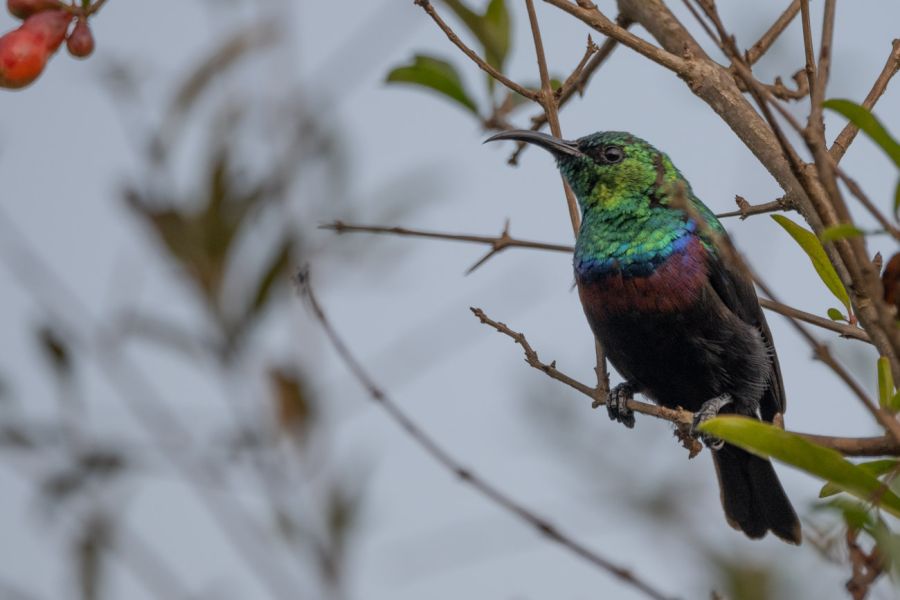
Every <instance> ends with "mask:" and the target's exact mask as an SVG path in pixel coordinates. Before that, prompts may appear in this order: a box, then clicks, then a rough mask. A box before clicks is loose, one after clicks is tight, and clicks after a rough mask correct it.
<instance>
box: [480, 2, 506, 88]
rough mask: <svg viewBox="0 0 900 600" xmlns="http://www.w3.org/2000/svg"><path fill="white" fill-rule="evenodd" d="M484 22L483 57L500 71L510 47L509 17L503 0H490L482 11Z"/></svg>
mask: <svg viewBox="0 0 900 600" xmlns="http://www.w3.org/2000/svg"><path fill="white" fill-rule="evenodd" d="M484 24H485V30H486V35H485V37H486V38H487V39H486V40H485V41H484V50H485V58H486V59H487V61H488V62H489V63H490V64H491V65H493V66H494V67H496V68H497V69H498V70H500V71H502V70H503V64H504V63H505V62H506V57H507V55H508V54H509V47H510V35H509V31H510V18H509V11H508V10H507V9H506V2H505V0H491V2H490V3H489V4H488V6H487V9H486V10H485V11H484ZM492 60H493V61H494V62H492ZM495 63H496V64H495Z"/></svg>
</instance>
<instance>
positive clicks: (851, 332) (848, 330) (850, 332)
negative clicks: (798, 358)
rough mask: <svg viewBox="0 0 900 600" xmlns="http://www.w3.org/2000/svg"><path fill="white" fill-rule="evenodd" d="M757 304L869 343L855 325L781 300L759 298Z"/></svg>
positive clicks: (861, 330) (862, 331)
mask: <svg viewBox="0 0 900 600" xmlns="http://www.w3.org/2000/svg"><path fill="white" fill-rule="evenodd" d="M759 305H760V306H762V307H763V308H765V309H767V310H771V311H772V312H776V313H778V314H780V315H784V316H786V317H790V318H792V319H797V320H798V321H803V322H804V323H809V324H810V325H815V326H816V327H821V328H822V329H828V330H829V331H833V332H835V333H837V334H839V335H840V336H841V337H845V338H850V339H854V340H859V341H861V342H869V343H871V340H869V334H868V333H866V331H865V330H864V329H862V328H860V327H857V326H856V325H845V324H843V323H836V322H835V321H832V320H831V319H826V318H825V317H820V316H819V315H814V314H812V313H808V312H804V311H802V310H798V309H796V308H794V307H792V306H788V305H786V304H782V303H781V302H776V301H774V300H769V299H768V298H760V299H759Z"/></svg>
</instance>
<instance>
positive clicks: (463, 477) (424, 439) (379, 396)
mask: <svg viewBox="0 0 900 600" xmlns="http://www.w3.org/2000/svg"><path fill="white" fill-rule="evenodd" d="M297 283H298V286H299V290H300V292H301V294H302V295H303V297H304V298H305V299H306V300H307V302H308V304H309V307H310V309H311V310H312V313H313V315H314V316H315V318H316V320H317V321H318V322H319V324H320V325H321V326H322V329H323V330H324V331H325V335H327V336H328V339H329V341H330V342H331V344H332V346H334V349H335V350H336V351H337V353H338V355H339V356H340V358H341V360H343V362H344V364H345V365H347V368H348V369H349V370H350V372H351V373H352V374H353V376H354V377H355V378H356V380H357V381H358V382H359V383H360V384H361V385H362V386H363V388H365V390H366V392H367V393H368V395H369V398H371V400H372V401H373V402H375V403H376V404H378V405H379V406H381V407H382V408H383V409H384V410H385V412H387V414H388V416H389V417H390V418H391V419H392V420H393V421H394V422H395V423H396V424H397V425H398V426H400V428H401V429H403V431H405V432H406V433H407V435H409V437H410V438H411V439H412V440H413V441H414V442H416V444H418V445H419V447H421V448H422V449H423V450H424V451H425V452H426V453H428V454H429V455H430V456H431V457H432V458H433V459H435V460H436V461H437V462H438V463H439V464H440V465H441V466H443V467H444V468H446V469H447V470H449V471H450V472H451V473H453V474H454V475H456V476H457V477H458V478H459V479H460V481H462V482H464V483H466V484H467V485H469V486H470V487H472V488H473V489H475V490H477V491H478V492H479V493H481V494H482V495H483V496H485V497H486V498H488V499H489V500H491V501H492V502H494V503H495V504H497V505H499V506H500V507H502V508H503V509H504V510H506V511H508V512H509V513H511V514H513V515H515V516H517V517H518V518H519V519H521V520H522V521H525V522H526V523H528V524H529V525H530V526H531V527H533V528H534V529H535V530H536V531H537V532H538V533H540V534H541V535H543V536H544V537H546V538H547V539H549V540H551V541H553V542H556V543H557V544H559V545H561V546H562V547H564V548H566V549H567V550H569V551H570V552H573V553H574V554H576V555H577V556H579V557H581V558H582V559H584V560H586V561H587V562H589V563H591V564H592V565H594V566H596V567H598V568H600V569H602V570H603V571H606V572H607V573H609V574H610V575H612V576H613V577H615V578H616V579H618V580H619V581H621V582H622V583H624V584H626V585H629V586H631V587H632V588H634V589H636V590H638V591H640V592H641V593H643V594H644V595H645V596H647V597H648V598H653V599H654V600H672V599H673V597H672V596H669V595H666V594H665V593H663V592H661V591H659V590H657V589H656V588H654V587H653V586H651V585H650V584H648V583H646V582H644V581H643V580H642V579H641V578H639V577H638V576H637V575H635V574H634V573H633V572H632V571H631V570H630V569H627V568H625V567H622V566H619V565H617V564H615V563H613V562H611V561H609V560H607V559H606V558H604V557H603V556H600V555H599V554H597V553H596V552H594V551H593V550H591V549H590V548H588V547H587V546H584V545H583V544H581V543H580V542H578V541H576V540H575V539H573V538H572V537H570V536H568V535H567V534H564V533H563V532H561V531H560V530H559V529H558V528H557V527H556V526H555V525H553V524H552V523H551V522H550V521H548V520H546V519H545V518H543V517H541V516H539V515H537V514H535V513H534V512H532V511H531V510H529V509H528V508H526V507H525V506H524V505H522V504H520V503H519V502H518V501H516V500H514V499H513V498H512V497H511V496H508V495H506V494H505V493H504V492H502V491H500V490H499V489H498V488H496V487H495V486H493V485H492V484H490V483H488V482H487V481H486V480H485V479H482V478H481V477H480V476H478V475H477V474H476V473H474V472H473V471H471V470H470V469H468V468H466V467H464V466H462V464H460V463H459V462H458V461H457V460H456V459H455V458H454V457H453V456H451V455H450V453H448V452H447V451H446V450H445V449H444V448H443V447H442V446H440V445H438V443H437V442H436V441H434V440H433V439H432V438H431V437H430V436H429V435H428V434H427V433H426V432H425V431H424V430H423V429H421V428H420V427H419V426H418V425H417V424H416V423H415V422H414V421H413V420H412V419H411V418H410V417H409V416H408V415H407V414H406V413H405V412H404V411H403V409H401V408H400V406H399V405H398V404H397V403H395V402H394V401H393V400H392V399H391V398H390V396H388V395H387V394H386V393H385V392H384V391H382V390H381V388H379V387H378V386H377V385H376V384H375V381H374V379H372V377H371V376H370V375H369V374H368V373H367V372H366V370H365V369H364V368H363V366H362V364H361V363H360V362H359V360H357V358H356V357H355V356H354V354H353V352H352V351H351V350H350V348H349V346H347V344H346V343H345V342H344V341H343V339H342V338H341V337H340V336H339V335H338V333H337V331H336V330H335V329H334V327H332V325H331V322H330V321H329V320H328V317H327V316H326V315H325V312H324V311H323V310H322V307H321V305H320V304H319V301H318V299H317V298H316V295H315V293H314V292H313V289H312V285H311V284H310V279H309V274H308V273H307V272H301V273H300V274H299V275H298V276H297Z"/></svg>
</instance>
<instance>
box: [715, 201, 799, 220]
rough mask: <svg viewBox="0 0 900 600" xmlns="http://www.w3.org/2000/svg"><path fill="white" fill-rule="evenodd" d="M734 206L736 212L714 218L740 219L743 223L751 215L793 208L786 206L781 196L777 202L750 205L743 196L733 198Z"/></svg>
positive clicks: (721, 214)
mask: <svg viewBox="0 0 900 600" xmlns="http://www.w3.org/2000/svg"><path fill="white" fill-rule="evenodd" d="M734 202H735V204H737V205H738V209H737V210H733V211H729V212H723V213H718V214H717V215H716V217H718V218H719V219H724V218H727V217H740V218H741V220H742V221H743V220H744V219H746V218H747V217H750V216H752V215H762V214H765V213H773V212H781V211H785V210H791V209H792V208H793V207H792V206H790V205H788V203H787V200H786V199H785V198H784V197H783V196H782V197H781V198H778V199H777V200H773V201H771V202H766V203H765V204H755V205H754V204H750V203H749V202H747V200H746V199H745V198H744V197H743V196H735V197H734Z"/></svg>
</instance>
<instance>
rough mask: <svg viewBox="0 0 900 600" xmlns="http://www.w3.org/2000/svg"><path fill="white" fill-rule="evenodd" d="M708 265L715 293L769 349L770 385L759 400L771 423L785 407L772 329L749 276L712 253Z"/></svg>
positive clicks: (782, 384) (760, 408)
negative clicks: (750, 327) (754, 329)
mask: <svg viewBox="0 0 900 600" xmlns="http://www.w3.org/2000/svg"><path fill="white" fill-rule="evenodd" d="M725 243H728V242H727V241H726V242H725ZM709 266H710V269H709V279H710V283H711V285H712V288H713V289H714V290H715V292H716V294H718V296H719V298H721V300H722V302H723V303H724V304H725V306H727V307H728V309H729V310H730V311H731V312H732V313H734V314H735V315H736V316H737V317H739V318H740V319H741V320H742V321H744V322H745V323H748V324H750V325H752V326H754V327H756V328H757V329H759V331H760V332H761V333H762V336H763V340H764V341H765V344H766V347H767V348H768V349H769V361H770V362H771V364H772V373H771V378H770V382H769V387H768V389H767V390H766V392H765V393H764V394H763V397H762V398H761V399H760V401H759V410H760V415H761V416H762V418H763V420H764V421H769V422H771V421H772V419H773V418H774V417H775V414H776V413H782V414H784V411H785V408H786V402H785V395H784V383H783V382H782V380H781V367H780V366H779V364H778V355H777V354H776V353H775V344H774V342H773V341H772V332H771V331H769V324H768V323H766V317H765V315H763V311H762V308H761V307H760V306H759V299H758V298H757V297H756V290H755V289H754V287H753V283H752V282H751V281H750V279H749V278H748V277H747V276H746V275H745V274H744V273H742V272H741V271H740V270H739V269H738V267H737V266H736V265H729V264H727V263H726V261H724V260H722V258H721V257H719V256H713V253H710V256H709Z"/></svg>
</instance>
